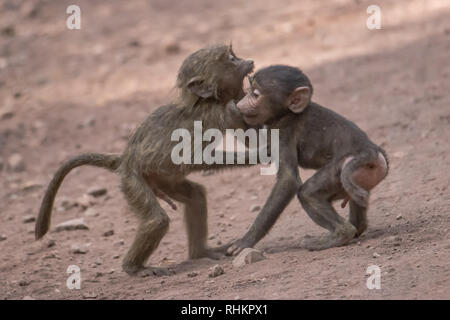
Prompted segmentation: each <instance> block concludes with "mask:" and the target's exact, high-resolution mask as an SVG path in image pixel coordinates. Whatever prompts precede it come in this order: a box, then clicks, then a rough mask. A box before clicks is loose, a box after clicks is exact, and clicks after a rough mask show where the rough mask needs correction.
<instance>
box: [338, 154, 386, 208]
mask: <svg viewBox="0 0 450 320" xmlns="http://www.w3.org/2000/svg"><path fill="white" fill-rule="evenodd" d="M379 152H380V154H381V156H382V157H383V158H384V161H385V170H386V174H387V170H388V162H387V157H386V155H385V153H384V151H383V150H377V151H375V150H374V151H373V152H364V153H361V154H358V155H357V156H350V157H348V158H347V159H346V160H345V161H344V164H343V165H342V170H341V183H342V186H343V187H344V189H345V191H346V192H347V193H348V195H349V197H350V198H351V199H352V200H353V201H355V202H356V203H357V204H358V205H360V206H362V207H367V206H368V203H369V190H365V189H363V188H362V187H361V186H359V185H357V184H356V183H355V182H354V181H353V179H352V173H353V172H355V170H356V169H358V168H359V167H361V166H363V165H366V164H368V163H370V162H374V161H377V160H379ZM380 180H381V179H380ZM348 200H349V199H346V200H344V202H343V204H342V206H345V204H346V202H347V201H348Z"/></svg>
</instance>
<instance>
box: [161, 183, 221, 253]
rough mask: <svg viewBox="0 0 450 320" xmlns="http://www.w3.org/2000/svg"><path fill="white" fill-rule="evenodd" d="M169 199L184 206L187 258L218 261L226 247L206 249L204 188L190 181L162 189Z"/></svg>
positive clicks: (206, 221)
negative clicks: (204, 258) (206, 258)
mask: <svg viewBox="0 0 450 320" xmlns="http://www.w3.org/2000/svg"><path fill="white" fill-rule="evenodd" d="M163 190H164V192H166V193H167V194H168V195H169V196H170V197H171V198H173V199H175V200H177V201H180V202H182V203H184V204H185V208H184V219H185V224H186V232H187V237H188V246H189V258H190V259H198V258H202V257H208V258H212V259H218V258H220V256H221V253H225V250H226V247H225V246H223V247H221V248H216V249H212V248H208V246H207V236H208V207H207V200H206V191H205V188H204V187H203V186H202V185H201V184H198V183H195V182H193V181H190V180H187V179H185V180H183V181H182V182H180V183H178V184H176V185H172V186H166V187H163Z"/></svg>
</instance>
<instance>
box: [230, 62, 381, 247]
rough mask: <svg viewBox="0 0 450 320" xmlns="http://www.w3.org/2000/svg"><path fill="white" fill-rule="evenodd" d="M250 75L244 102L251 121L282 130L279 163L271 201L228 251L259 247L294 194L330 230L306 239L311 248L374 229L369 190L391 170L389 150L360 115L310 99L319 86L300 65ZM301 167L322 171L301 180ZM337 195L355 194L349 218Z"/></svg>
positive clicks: (244, 111)
mask: <svg viewBox="0 0 450 320" xmlns="http://www.w3.org/2000/svg"><path fill="white" fill-rule="evenodd" d="M250 82H251V86H250V90H249V93H248V94H247V95H246V96H245V97H244V98H243V99H242V100H241V101H240V102H239V103H238V105H237V106H238V108H239V110H240V111H241V112H242V114H243V116H244V120H245V121H246V122H247V124H249V125H262V124H264V125H266V126H267V127H268V128H269V129H279V136H280V140H279V153H280V154H279V169H278V172H277V182H276V184H275V186H274V188H273V190H272V192H271V194H270V196H269V198H268V200H267V201H266V204H265V205H264V207H263V209H262V210H261V212H260V214H259V215H258V217H257V218H256V220H255V222H254V223H253V225H252V226H251V228H250V230H249V231H248V232H247V233H246V234H245V236H244V237H243V238H241V239H240V240H238V241H236V242H235V243H234V244H233V245H232V246H231V247H230V248H229V249H228V254H237V253H238V252H240V251H241V250H242V249H243V248H246V247H252V246H254V245H255V244H256V243H257V242H258V241H259V240H260V239H261V238H262V237H263V236H264V235H265V234H266V233H267V232H268V231H269V229H270V228H271V227H272V226H273V224H274V223H275V221H276V220H277V219H278V217H279V215H280V214H281V212H282V211H283V209H284V208H285V207H286V206H287V205H288V204H289V202H290V201H291V200H292V198H293V197H294V196H295V194H297V196H298V199H299V201H300V203H301V204H302V206H303V208H304V209H305V211H306V212H307V213H308V215H309V216H310V217H311V219H312V220H314V222H316V223H317V224H318V225H320V226H322V227H323V228H326V229H328V230H329V231H330V234H328V235H327V236H325V237H320V238H319V239H316V238H311V239H308V240H305V242H304V245H305V246H306V247H307V248H309V249H311V250H321V249H326V248H330V247H334V246H340V245H344V244H346V243H348V242H349V241H350V240H351V239H352V238H354V237H355V236H359V235H360V234H361V233H363V232H364V230H365V229H366V228H367V215H366V213H367V206H368V201H369V192H370V190H371V189H372V188H374V187H375V186H376V185H377V184H378V183H379V182H380V181H381V180H383V179H384V177H385V176H386V175H387V172H388V162H387V157H386V154H385V152H384V151H383V150H382V149H381V148H380V147H378V146H377V145H375V144H374V143H372V142H371V141H370V140H369V138H368V137H367V135H366V134H365V133H364V132H363V131H362V130H361V129H359V128H358V127H357V126H356V125H355V124H354V123H353V122H351V121H349V120H347V119H345V118H344V117H342V116H340V115H338V114H337V113H335V112H333V111H331V110H329V109H327V108H324V107H322V106H320V105H318V104H316V103H314V102H311V95H312V91H313V89H312V85H311V83H310V81H309V79H308V78H307V77H306V75H305V74H303V73H302V72H301V71H300V70H299V69H297V68H293V67H289V66H271V67H267V68H264V69H262V70H260V71H258V72H256V73H255V75H254V76H253V77H252V78H251V80H250ZM272 156H273V155H272ZM298 166H300V167H302V168H310V169H318V171H317V172H316V173H315V174H314V175H313V176H312V177H311V178H310V179H308V180H307V181H306V182H305V183H304V184H303V185H302V183H301V181H300V177H299V175H298ZM338 199H344V201H343V203H342V206H343V207H345V205H346V203H347V201H350V219H349V220H350V221H346V220H345V219H343V218H341V217H340V216H339V215H338V214H337V212H336V211H335V210H334V208H333V206H332V202H333V201H334V200H338Z"/></svg>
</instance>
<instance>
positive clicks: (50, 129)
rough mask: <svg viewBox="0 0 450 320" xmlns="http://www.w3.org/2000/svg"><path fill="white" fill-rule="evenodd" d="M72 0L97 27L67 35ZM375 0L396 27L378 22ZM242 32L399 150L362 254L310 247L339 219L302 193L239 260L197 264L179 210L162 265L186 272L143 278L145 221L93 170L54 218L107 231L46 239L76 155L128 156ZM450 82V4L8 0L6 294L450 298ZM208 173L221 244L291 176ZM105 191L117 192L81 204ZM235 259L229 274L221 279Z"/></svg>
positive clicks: (320, 98)
mask: <svg viewBox="0 0 450 320" xmlns="http://www.w3.org/2000/svg"><path fill="white" fill-rule="evenodd" d="M375 2H376V3H375ZM69 4H77V5H79V6H80V7H81V19H82V24H81V30H68V29H67V28H66V18H67V17H68V15H67V14H66V8H67V6H68V5H69ZM371 4H377V5H379V6H380V8H381V10H382V11H381V12H382V29H381V30H368V29H367V27H366V19H367V18H368V14H367V13H366V9H367V7H368V6H369V5H371ZM230 40H232V42H233V47H234V48H235V51H236V53H237V54H238V55H239V56H241V57H248V58H252V59H254V60H255V62H256V67H257V68H259V67H263V66H267V65H269V64H274V63H285V64H290V65H294V66H298V67H300V68H302V69H303V70H304V71H305V72H306V73H307V74H308V75H309V76H310V78H311V80H312V82H313V84H314V86H315V93H314V100H315V101H316V102H318V103H320V104H322V105H325V106H327V107H329V108H331V109H333V110H335V111H337V112H339V113H341V114H342V115H344V116H346V117H348V118H349V119H351V120H353V121H355V122H356V123H357V124H358V125H359V126H360V127H361V128H362V129H363V130H365V131H366V132H367V133H368V135H369V136H370V137H371V139H372V140H373V141H374V142H376V143H377V144H379V145H381V146H382V147H383V148H385V149H386V151H387V153H388V155H389V157H390V164H391V170H390V174H389V176H388V177H387V179H386V180H384V181H383V182H382V183H381V184H380V185H379V186H378V187H377V188H376V189H375V190H374V192H373V193H372V197H371V204H370V211H369V219H370V226H369V229H368V231H367V232H366V233H365V234H364V235H363V236H362V237H361V238H360V239H358V240H355V241H353V242H352V243H351V244H349V245H347V246H344V247H340V248H333V249H329V250H325V251H320V252H310V251H307V250H305V249H302V248H301V247H300V246H299V243H300V241H301V240H302V239H303V237H304V236H305V235H319V234H321V233H323V232H324V230H322V229H321V228H320V227H318V226H316V225H315V224H314V223H313V222H312V221H311V220H310V219H309V218H308V216H307V215H306V213H305V212H304V211H303V209H302V208H301V206H300V204H299V203H298V201H297V200H293V201H292V203H291V204H290V205H289V207H288V208H287V209H286V210H285V212H284V213H283V215H282V216H281V218H280V219H279V220H278V221H277V223H276V225H275V227H274V228H273V229H272V230H271V231H270V233H269V234H268V235H267V236H266V237H265V238H264V239H263V240H262V241H261V242H260V243H259V244H258V245H257V246H256V248H257V249H259V250H262V251H263V252H264V254H265V256H266V259H264V260H263V261H260V262H257V263H254V264H250V265H246V266H244V267H241V268H235V267H233V265H232V258H229V257H226V258H223V259H222V260H219V261H213V260H209V259H200V260H195V261H189V260H187V250H186V235H185V232H184V226H183V217H182V213H181V212H180V210H178V211H174V210H172V209H170V208H169V207H168V206H167V205H166V204H165V203H164V204H162V205H163V206H164V208H166V209H167V212H168V214H169V216H170V218H171V225H170V230H169V232H168V234H167V236H166V237H165V238H164V239H163V241H162V242H161V244H160V246H159V248H158V250H157V251H156V253H155V254H154V255H153V256H152V257H151V258H150V261H149V264H151V265H155V266H158V265H160V266H161V265H162V266H172V267H173V268H174V270H175V271H176V274H175V275H172V276H163V277H146V278H138V277H129V276H128V275H127V274H125V273H124V272H122V270H121V260H122V258H123V256H124V255H125V253H126V250H127V248H128V247H129V245H130V243H131V241H132V239H133V237H134V231H135V228H136V221H135V217H134V216H133V214H132V213H131V212H130V211H129V209H128V208H127V206H126V204H125V201H124V199H123V196H122V194H121V193H120V190H119V187H118V186H119V180H118V178H117V176H114V175H113V174H111V173H109V172H106V171H103V170H102V169H96V168H88V167H82V168H78V169H76V170H74V171H73V172H72V173H71V174H70V175H69V176H68V177H67V178H66V180H65V182H64V184H63V186H62V187H61V189H60V192H59V193H58V197H57V200H56V208H55V212H54V215H53V223H52V226H53V229H54V226H55V225H56V224H58V223H60V222H64V221H66V220H70V219H74V218H84V219H85V221H86V223H87V225H88V226H89V230H77V231H63V232H50V233H49V234H48V235H47V236H46V237H45V238H44V239H43V240H42V241H34V233H33V232H34V223H33V222H32V220H33V217H34V216H36V215H37V211H38V208H39V205H40V201H41V199H42V196H43V193H44V190H45V187H46V185H47V183H48V182H49V180H50V178H51V176H52V175H53V173H54V172H55V171H56V169H57V168H58V166H59V165H60V164H61V162H62V161H64V160H65V159H68V158H69V157H71V156H73V155H76V154H79V153H82V152H88V151H96V152H121V151H122V150H123V148H124V146H125V144H126V141H127V138H128V136H129V135H130V133H131V132H132V130H133V128H134V127H135V126H136V125H137V124H138V123H140V122H141V121H142V120H143V119H144V118H145V117H146V115H147V114H148V113H149V112H151V111H152V110H154V109H155V108H156V107H157V106H159V105H161V104H164V103H167V102H169V101H170V99H171V98H172V97H173V90H172V88H173V85H174V83H175V78H176V72H177V69H178V67H179V66H180V64H181V62H182V60H183V59H184V58H185V57H186V56H187V55H188V54H189V53H191V52H193V51H195V50H197V49H199V48H201V47H203V46H205V45H208V44H212V43H218V42H225V43H228V42H229V41H230ZM449 92H450V1H448V0H411V1H408V0H403V1H399V0H398V1H388V0H378V1H365V0H360V1H357V0H354V1H351V0H337V1H331V0H330V1H313V0H303V1H299V0H277V1H270V0H259V1H238V0H229V1H209V0H190V1H164V0H150V1H148V0H146V1H144V0H133V1H119V0H116V1H88V0H77V1H56V0H47V1H44V0H39V1H38V0H36V1H31V0H17V1H16V0H14V1H13V0H0V252H1V253H0V299H23V298H26V299H30V298H31V299H449V298H450V232H449V231H450V190H449V182H450V171H449V168H450V148H449V141H450V130H449V127H450V94H449ZM300 174H301V176H302V179H303V180H305V179H306V178H307V177H309V176H311V174H312V172H310V171H305V170H300ZM191 178H192V179H193V180H195V181H199V182H201V183H203V184H204V185H205V186H206V188H207V190H208V201H209V203H208V206H209V234H210V236H209V240H208V241H209V243H210V245H213V246H215V245H217V244H218V243H226V242H227V241H230V240H232V239H237V238H238V237H240V236H242V235H243V234H244V233H245V232H246V230H247V229H248V227H249V226H250V224H251V223H252V221H253V220H254V218H255V217H256V215H257V213H258V212H252V210H250V208H251V207H252V206H254V205H260V206H262V205H263V204H264V201H265V199H266V198H267V196H268V194H269V192H270V190H271V188H272V186H273V184H274V177H273V176H261V175H260V174H259V167H253V168H249V169H235V170H231V171H225V172H221V173H218V174H215V175H209V176H204V175H201V174H195V175H192V177H191ZM94 186H99V187H105V188H107V194H106V195H105V196H102V197H98V198H93V200H92V199H91V200H92V201H91V203H89V204H88V207H89V208H88V209H86V210H84V211H83V210H82V208H81V207H80V205H78V206H73V204H74V203H80V200H79V199H80V198H82V197H83V195H84V194H85V193H86V191H87V190H88V189H90V188H92V187H94ZM82 200H86V198H82V199H81V202H82ZM339 212H341V214H343V215H347V212H346V211H344V210H341V209H340V211H339ZM30 216H31V217H30ZM28 221H31V222H28ZM53 229H52V231H53ZM111 230H112V231H113V234H112V235H110V236H105V233H107V232H108V231H111ZM109 233H112V232H109ZM107 234H108V233H107ZM73 245H77V246H84V247H86V248H87V252H86V253H85V254H75V253H73V250H72V246H73ZM217 263H218V264H220V265H221V266H222V267H223V268H224V270H225V274H223V275H221V276H219V277H216V278H209V277H208V269H209V268H210V267H211V266H213V265H215V264H217ZM69 265H77V266H79V267H80V269H81V279H82V285H81V289H80V290H69V289H68V288H67V287H66V280H67V278H68V276H69V274H68V273H67V272H66V271H67V268H68V266H69ZM370 265H376V266H379V267H380V268H381V289H379V290H369V289H368V288H367V286H366V280H367V278H368V275H367V274H366V269H367V267H368V266H370Z"/></svg>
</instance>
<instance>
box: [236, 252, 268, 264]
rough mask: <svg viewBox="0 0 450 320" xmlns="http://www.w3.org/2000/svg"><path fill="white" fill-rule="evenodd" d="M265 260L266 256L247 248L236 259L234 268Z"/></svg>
mask: <svg viewBox="0 0 450 320" xmlns="http://www.w3.org/2000/svg"><path fill="white" fill-rule="evenodd" d="M263 259H264V255H263V253H262V252H261V251H259V250H256V249H252V248H245V249H244V250H242V252H241V253H239V254H238V256H237V257H236V258H234V260H233V266H235V267H242V266H243V265H246V264H251V263H255V262H258V261H261V260H263Z"/></svg>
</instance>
